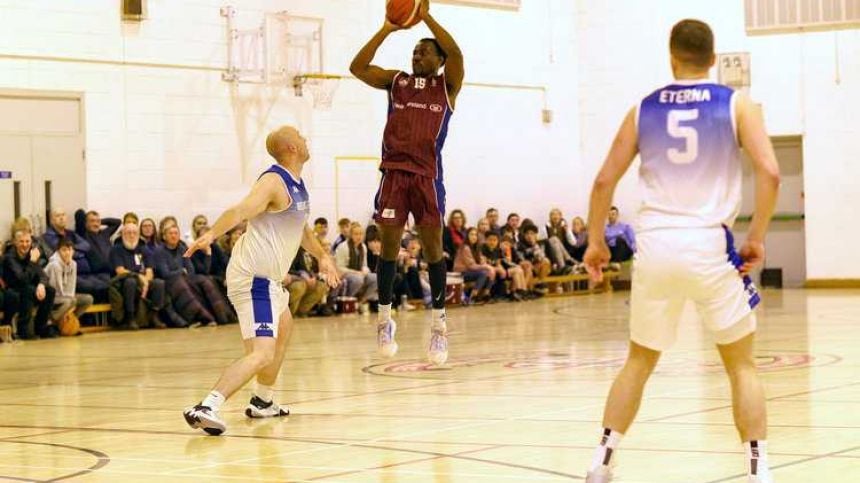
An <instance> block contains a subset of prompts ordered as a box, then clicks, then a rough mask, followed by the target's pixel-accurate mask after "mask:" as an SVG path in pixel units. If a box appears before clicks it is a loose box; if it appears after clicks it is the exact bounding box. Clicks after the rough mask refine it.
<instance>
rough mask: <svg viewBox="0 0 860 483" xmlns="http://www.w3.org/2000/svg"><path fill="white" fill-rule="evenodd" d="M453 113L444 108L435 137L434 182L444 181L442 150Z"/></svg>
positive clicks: (448, 108)
mask: <svg viewBox="0 0 860 483" xmlns="http://www.w3.org/2000/svg"><path fill="white" fill-rule="evenodd" d="M443 79H444V77H443ZM453 114H454V111H452V110H451V106H446V107H445V117H443V118H442V126H441V127H440V129H439V135H438V136H437V137H436V180H437V181H442V180H443V179H445V175H444V169H443V168H442V148H443V147H445V139H447V138H448V122H449V121H451V116H452V115H453Z"/></svg>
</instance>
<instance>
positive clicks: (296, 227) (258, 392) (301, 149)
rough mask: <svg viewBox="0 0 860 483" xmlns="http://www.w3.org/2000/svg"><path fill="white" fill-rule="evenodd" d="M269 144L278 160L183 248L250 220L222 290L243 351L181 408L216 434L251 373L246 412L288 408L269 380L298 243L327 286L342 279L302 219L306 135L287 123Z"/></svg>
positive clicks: (285, 320)
mask: <svg viewBox="0 0 860 483" xmlns="http://www.w3.org/2000/svg"><path fill="white" fill-rule="evenodd" d="M266 150H267V151H268V152H269V154H270V155H271V156H272V157H273V158H274V159H275V161H276V164H273V165H272V166H271V167H270V168H269V169H267V170H266V171H265V172H263V174H262V175H261V176H260V178H259V179H258V180H257V183H256V184H255V185H254V187H253V188H252V189H251V192H250V193H249V194H248V196H246V197H245V199H243V200H242V201H241V202H240V203H239V204H237V205H235V206H233V207H232V208H230V209H228V210H227V211H225V212H224V214H222V215H221V217H219V218H218V221H216V222H215V225H214V226H213V227H212V230H210V231H209V232H208V233H206V234H205V235H203V236H201V237H199V238H198V239H197V240H196V241H195V242H194V244H192V245H191V246H190V247H189V248H188V251H187V252H186V253H185V256H186V257H190V256H191V255H192V254H193V253H194V252H196V251H197V250H207V249H209V246H210V245H211V244H212V242H213V241H214V240H216V239H217V238H218V237H220V236H221V235H223V234H224V233H226V232H227V231H228V230H230V229H231V228H233V227H234V226H236V225H238V224H239V223H241V222H242V221H244V220H247V221H248V229H247V231H246V232H245V234H244V235H242V237H241V238H240V239H239V241H238V242H237V243H236V246H235V247H234V248H233V253H232V256H231V257H230V263H229V265H228V266H227V295H228V297H229V298H230V302H232V303H233V306H234V307H235V308H236V312H237V313H238V314H239V326H240V328H241V330H242V339H244V344H245V356H244V357H242V358H241V359H239V360H237V361H236V362H234V363H233V364H231V365H230V366H229V367H227V369H225V370H224V373H223V374H222V375H221V378H220V379H219V380H218V383H217V384H215V387H214V388H212V391H211V392H210V393H209V395H208V396H206V398H205V399H203V401H202V402H200V403H199V404H197V405H195V406H193V407H190V408H188V409H186V410H185V412H184V413H183V415H184V416H185V421H186V422H187V423H188V425H189V426H191V427H192V428H195V429H197V428H199V429H202V430H203V431H205V432H206V433H208V434H211V435H216V436H217V435H220V434H221V433H223V432H224V431H225V430H226V428H227V426H226V424H225V423H224V421H223V420H222V419H221V418H220V417H219V416H218V410H219V409H220V408H221V405H222V404H224V402H225V401H226V400H227V399H229V398H230V396H232V395H233V394H234V393H235V392H236V391H238V390H239V389H241V388H242V387H243V386H244V385H245V384H246V383H247V382H248V381H249V380H250V379H251V378H252V377H254V376H257V384H256V387H255V389H254V396H253V397H252V398H251V401H250V403H249V404H248V407H247V409H246V410H245V415H246V416H248V417H250V418H265V417H280V416H286V415H288V414H289V413H290V412H289V410H288V409H287V408H286V407H281V406H279V405H278V404H277V403H276V402H275V401H274V398H273V390H272V386H273V385H274V384H275V381H276V380H277V378H278V372H279V371H280V369H281V364H282V363H283V361H284V355H285V354H286V349H287V343H288V342H289V340H290V332H291V330H292V325H293V319H292V316H291V315H290V310H289V298H290V296H289V293H288V292H287V291H286V289H285V288H284V287H283V286H282V284H281V281H282V280H283V279H284V276H285V275H287V272H288V271H289V268H290V265H292V262H293V258H295V256H296V252H297V251H298V249H299V246H301V247H302V248H304V249H305V250H307V252H308V253H310V254H311V255H313V256H314V257H315V258H316V259H317V260H319V262H320V272H321V273H322V274H323V275H324V276H325V279H326V282H327V283H328V284H329V285H330V286H332V287H337V286H338V284H339V283H340V280H339V278H338V275H337V269H336V267H335V264H334V261H333V260H332V258H331V256H330V255H329V254H328V251H327V250H325V249H324V248H323V247H322V246H321V245H320V244H319V242H318V241H317V238H316V237H315V236H314V233H313V231H312V230H311V229H310V228H309V227H308V224H307V220H308V214H309V213H310V205H309V199H308V192H307V190H306V189H305V183H304V181H302V179H301V174H302V167H303V166H304V164H305V163H306V162H307V161H308V159H309V158H310V156H309V154H308V148H307V143H306V141H305V139H304V138H303V137H302V136H301V135H300V134H299V132H298V131H297V130H296V129H295V128H293V127H290V126H284V127H281V128H279V129H277V130H276V131H274V132H272V133H271V134H269V136H268V137H267V138H266Z"/></svg>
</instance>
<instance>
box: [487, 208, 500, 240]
mask: <svg viewBox="0 0 860 483" xmlns="http://www.w3.org/2000/svg"><path fill="white" fill-rule="evenodd" d="M484 216H485V217H486V219H487V223H489V224H490V231H494V232H496V233H498V234H499V235H501V233H502V227H501V226H499V210H497V209H495V208H490V209H488V210H487V212H486V213H485V215H484Z"/></svg>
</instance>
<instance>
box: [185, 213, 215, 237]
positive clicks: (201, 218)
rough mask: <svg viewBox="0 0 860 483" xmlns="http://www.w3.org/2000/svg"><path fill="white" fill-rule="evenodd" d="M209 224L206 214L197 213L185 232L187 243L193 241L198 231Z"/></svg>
mask: <svg viewBox="0 0 860 483" xmlns="http://www.w3.org/2000/svg"><path fill="white" fill-rule="evenodd" d="M208 225H209V220H208V219H207V218H206V215H197V216H195V217H194V218H193V219H192V220H191V228H190V229H189V230H188V231H187V232H186V233H185V237H184V238H183V239H184V240H185V243H191V242H193V241H194V240H196V239H197V236H198V235H197V232H199V231H200V229H201V228H203V227H204V226H208Z"/></svg>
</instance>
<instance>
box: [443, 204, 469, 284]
mask: <svg viewBox="0 0 860 483" xmlns="http://www.w3.org/2000/svg"><path fill="white" fill-rule="evenodd" d="M465 241H466V214H465V213H463V210H454V211H452V212H451V214H450V215H448V226H447V227H446V228H445V229H444V230H443V231H442V249H443V250H444V253H445V263H446V264H447V265H448V271H449V272H450V271H451V270H454V259H455V258H457V251H458V250H459V249H460V246H462V245H463V243H465Z"/></svg>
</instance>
